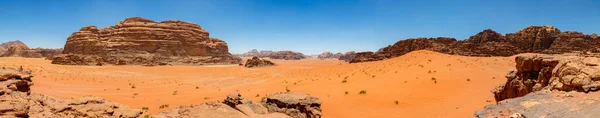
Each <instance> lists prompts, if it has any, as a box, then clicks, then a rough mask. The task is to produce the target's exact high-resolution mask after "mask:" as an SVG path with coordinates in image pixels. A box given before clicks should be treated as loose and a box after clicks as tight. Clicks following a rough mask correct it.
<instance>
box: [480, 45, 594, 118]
mask: <svg viewBox="0 0 600 118" xmlns="http://www.w3.org/2000/svg"><path fill="white" fill-rule="evenodd" d="M599 57H600V56H599V55H592V54H563V55H549V56H517V57H516V58H515V62H516V71H510V72H509V73H508V74H507V75H506V78H507V82H506V83H505V84H504V85H502V86H498V87H496V88H494V89H493V90H492V92H493V93H494V97H495V99H496V101H498V104H496V105H488V106H486V107H485V108H484V109H482V110H479V111H477V112H476V113H475V117H478V118H483V117H515V118H519V117H520V118H525V117H530V118H538V117H576V118H588V117H590V118H591V117H598V116H600V103H599V100H598V98H593V97H589V95H587V94H588V93H592V92H596V91H598V90H599V88H600V58H599Z"/></svg>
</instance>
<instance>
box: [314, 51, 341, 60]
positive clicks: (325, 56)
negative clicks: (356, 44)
mask: <svg viewBox="0 0 600 118" xmlns="http://www.w3.org/2000/svg"><path fill="white" fill-rule="evenodd" d="M334 55H335V54H333V53H331V52H323V53H321V54H319V56H317V58H319V59H330V58H335V57H334ZM337 58H339V57H337Z"/></svg>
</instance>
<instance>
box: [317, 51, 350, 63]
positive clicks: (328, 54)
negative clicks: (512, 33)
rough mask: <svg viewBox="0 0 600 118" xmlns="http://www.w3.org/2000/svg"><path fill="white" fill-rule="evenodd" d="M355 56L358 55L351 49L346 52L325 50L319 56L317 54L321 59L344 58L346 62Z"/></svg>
mask: <svg viewBox="0 0 600 118" xmlns="http://www.w3.org/2000/svg"><path fill="white" fill-rule="evenodd" d="M354 56H356V52H354V51H349V52H346V53H344V54H342V53H339V52H338V53H335V54H333V53H331V52H323V53H321V54H319V56H317V58H319V59H338V60H344V61H346V62H349V61H350V60H352V59H353V58H354Z"/></svg>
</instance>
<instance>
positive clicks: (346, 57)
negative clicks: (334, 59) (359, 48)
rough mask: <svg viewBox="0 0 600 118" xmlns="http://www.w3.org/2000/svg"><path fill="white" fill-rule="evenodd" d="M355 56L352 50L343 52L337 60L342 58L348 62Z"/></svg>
mask: <svg viewBox="0 0 600 118" xmlns="http://www.w3.org/2000/svg"><path fill="white" fill-rule="evenodd" d="M355 56H356V52H354V51H348V52H346V53H344V54H343V55H342V56H340V57H339V58H338V59H339V60H344V61H346V62H350V61H352V59H353V58H354V57H355Z"/></svg>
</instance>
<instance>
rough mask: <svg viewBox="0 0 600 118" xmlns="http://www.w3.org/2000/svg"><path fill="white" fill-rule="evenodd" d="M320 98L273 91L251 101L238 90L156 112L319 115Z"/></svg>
mask: <svg viewBox="0 0 600 118" xmlns="http://www.w3.org/2000/svg"><path fill="white" fill-rule="evenodd" d="M320 107H321V101H320V100H319V99H318V98H316V97H312V96H309V95H306V94H304V93H293V92H287V93H275V94H270V95H268V96H267V97H266V98H263V101H261V102H259V103H254V102H252V101H251V100H248V99H245V98H244V97H242V96H241V95H240V94H232V95H228V96H227V98H226V99H225V100H224V101H223V102H222V103H220V102H208V103H203V104H200V105H191V106H181V107H178V108H176V109H172V110H167V111H163V112H160V113H158V115H157V117H163V118H175V117H177V118H188V117H189V118H191V117H194V118H265V117H267V118H273V117H274V118H320V117H321V108H320Z"/></svg>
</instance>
